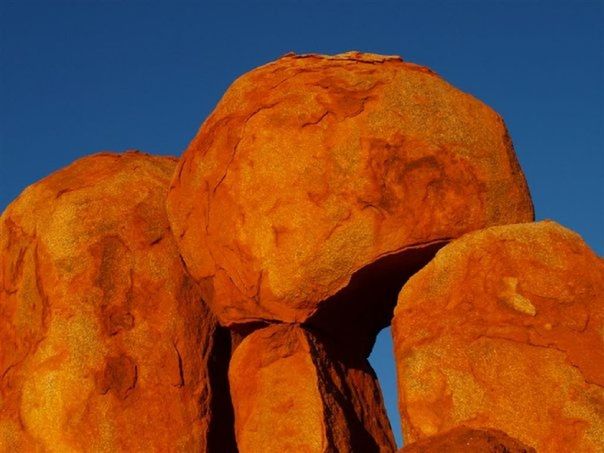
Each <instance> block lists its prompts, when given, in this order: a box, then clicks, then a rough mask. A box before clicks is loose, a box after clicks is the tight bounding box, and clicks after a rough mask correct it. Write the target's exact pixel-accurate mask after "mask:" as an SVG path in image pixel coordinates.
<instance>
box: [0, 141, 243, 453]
mask: <svg viewBox="0 0 604 453" xmlns="http://www.w3.org/2000/svg"><path fill="white" fill-rule="evenodd" d="M175 166H176V160H175V159H172V158H159V157H151V156H148V155H145V154H141V153H135V152H128V153H125V154H110V153H103V154H97V155H94V156H91V157H87V158H84V159H81V160H78V161H76V162H75V163H73V164H72V165H70V166H68V167H66V168H65V169H62V170H60V171H58V172H56V173H54V174H52V175H50V176H48V177H46V178H44V179H43V180H41V181H39V182H37V183H36V184H34V185H32V186H30V187H28V188H27V189H26V190H25V191H24V192H23V193H22V194H21V195H20V196H19V197H18V198H17V199H16V200H15V201H14V202H13V203H12V204H11V205H10V206H9V207H8V208H7V209H6V211H5V212H4V213H3V214H2V217H1V219H0V228H1V233H2V234H1V235H0V237H1V243H0V248H1V250H2V257H1V259H0V283H1V285H0V286H1V288H0V289H1V292H0V345H1V346H0V376H1V380H0V444H1V445H2V447H3V448H2V450H3V451H5V450H4V449H6V451H34V450H35V451H38V450H40V451H41V450H44V451H49V452H50V451H207V450H209V449H211V448H212V446H213V447H214V450H213V451H232V449H233V448H234V444H233V443H234V437H233V434H232V426H231V425H232V408H231V405H230V401H229V395H228V387H227V385H226V384H225V382H226V367H227V361H228V357H229V353H230V352H229V348H230V340H229V338H228V332H223V331H222V330H221V328H219V327H218V324H217V322H216V320H215V318H214V316H213V315H212V314H211V312H210V311H209V309H208V308H207V307H206V305H205V304H204V303H203V301H202V299H201V295H200V290H199V287H198V286H197V284H196V283H194V282H193V281H192V280H191V279H190V277H188V276H187V275H186V274H185V272H184V267H183V265H182V263H181V261H180V258H179V255H178V252H177V249H176V244H175V242H174V240H173V238H172V236H171V232H170V229H169V225H168V221H167V218H166V215H165V210H164V199H165V194H166V191H167V188H168V184H169V180H170V177H171V175H172V173H173V170H174V168H175ZM210 364H211V365H210Z"/></svg>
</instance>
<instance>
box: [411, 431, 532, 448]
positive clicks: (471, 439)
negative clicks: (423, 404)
mask: <svg viewBox="0 0 604 453" xmlns="http://www.w3.org/2000/svg"><path fill="white" fill-rule="evenodd" d="M399 453H536V451H535V449H534V448H531V447H529V446H527V445H524V444H523V443H522V442H519V441H518V440H516V439H513V438H511V437H510V436H508V435H507V434H506V433H504V432H503V431H499V430H496V429H472V428H468V427H466V426H460V427H458V428H454V429H452V430H451V431H447V432H446V433H443V434H440V435H437V436H433V437H428V438H426V439H422V440H419V441H417V442H414V443H412V444H410V445H407V446H406V447H404V448H402V449H401V450H399Z"/></svg>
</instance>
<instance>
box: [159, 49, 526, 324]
mask: <svg viewBox="0 0 604 453" xmlns="http://www.w3.org/2000/svg"><path fill="white" fill-rule="evenodd" d="M168 216H169V218H170V222H171V225H172V227H173V230H174V232H175V236H176V237H177V241H178V244H179V249H180V251H181V253H182V255H183V257H184V260H185V262H186V264H187V267H188V269H189V270H190V271H191V273H192V275H193V277H194V278H195V279H196V280H198V281H200V282H203V287H204V295H205V297H206V299H207V300H208V303H209V304H210V306H211V308H212V309H213V310H214V312H215V313H216V314H217V315H218V317H219V319H220V321H221V322H222V323H224V324H225V325H231V324H234V323H245V322H254V321H257V320H259V319H268V320H280V321H286V322H303V321H304V320H306V319H307V318H308V317H309V316H311V315H312V314H313V313H314V312H315V311H316V310H317V307H318V305H319V304H320V303H321V302H322V301H324V300H326V299H328V298H330V297H332V296H334V295H335V294H336V293H337V292H338V291H340V290H341V289H342V288H344V287H345V286H346V285H347V284H348V283H349V281H350V278H351V277H352V275H353V274H354V273H355V272H356V271H358V270H360V269H362V268H364V267H365V266H367V265H369V264H371V263H373V262H375V261H376V260H378V259H379V258H381V257H383V256H385V255H387V254H391V253H395V252H401V251H403V250H405V249H406V248H408V247H410V246H418V245H420V246H421V245H424V244H426V243H432V242H434V241H438V240H441V239H447V238H451V237H457V236H459V235H461V234H462V233H465V232H467V231H470V230H473V229H477V228H482V227H484V226H486V225H492V224H503V223H514V222H522V221H528V220H531V219H532V216H533V212H532V205H531V201H530V198H529V194H528V190H527V187H526V184H525V180H524V177H523V175H522V173H521V170H520V168H519V166H518V163H517V161H516V157H515V155H514V151H513V148H512V144H511V142H510V139H509V137H508V134H507V131H506V128H505V126H504V123H503V121H502V120H501V118H500V117H499V116H498V115H497V114H496V113H495V112H494V111H493V110H491V109H490V108H489V107H487V106H486V105H484V104H483V103H481V102H479V101H478V100H476V99H475V98H473V97H472V96H469V95H467V94H465V93H462V92H461V91H459V90H457V89H455V88H454V87H452V86H451V85H449V84H448V83H447V82H445V81H444V80H443V79H441V78H440V77H438V76H437V75H436V74H434V73H433V72H431V71H430V70H429V69H427V68H424V67H421V66H417V65H414V64H410V63H405V62H402V61H401V60H400V59H399V58H398V57H384V56H379V55H372V54H359V53H348V54H341V55H337V56H332V57H328V56H318V55H306V56H296V55H288V56H285V57H283V58H281V59H279V60H277V61H276V62H273V63H270V64H267V65H265V66H262V67H260V68H257V69H255V70H253V71H251V72H249V73H247V74H245V75H244V76H242V77H240V78H239V79H238V80H237V81H236V82H234V83H233V85H232V86H231V87H230V88H229V89H228V91H227V92H226V94H225V95H224V97H223V98H222V100H221V101H220V103H219V104H218V106H217V107H216V109H215V110H214V112H213V113H212V115H211V116H210V117H209V118H208V119H207V120H206V121H205V122H204V124H203V125H202V127H201V129H200V131H199V133H198V135H197V136H196V137H195V139H194V140H193V141H192V143H191V144H190V146H189V148H188V149H187V151H186V152H185V153H184V156H183V159H182V160H181V162H179V167H178V170H177V173H175V177H174V180H173V182H172V187H171V190H170V192H169V196H168ZM400 284H402V282H400ZM399 288H400V286H399ZM363 303H365V304H372V303H374V304H378V303H380V301H377V300H371V299H365V300H364V302H363ZM395 303H396V297H394V298H393V299H392V301H391V304H390V306H389V307H388V310H386V313H387V314H386V315H385V314H384V311H383V310H381V309H379V310H368V313H365V314H363V316H361V317H362V318H364V319H365V320H368V314H371V313H376V315H377V316H378V317H379V318H380V319H382V318H384V317H386V318H387V319H386V321H385V322H382V321H379V322H378V323H379V324H381V325H380V327H383V326H384V325H386V324H388V322H389V321H390V319H389V318H390V316H391V314H392V309H393V308H394V305H395Z"/></svg>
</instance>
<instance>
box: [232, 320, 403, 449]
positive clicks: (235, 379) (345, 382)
mask: <svg viewBox="0 0 604 453" xmlns="http://www.w3.org/2000/svg"><path fill="white" fill-rule="evenodd" d="M229 382H230V386H231V396H232V400H233V406H234V409H235V432H236V436H237V446H238V447H239V451H240V453H256V452H263V453H269V452H278V453H281V452H290V451H291V452H335V451H337V452H342V453H345V452H374V451H375V452H377V451H380V452H392V451H395V450H396V447H395V444H394V439H393V436H392V431H391V428H390V424H389V422H388V419H387V417H386V413H385V410H384V406H383V401H382V395H381V392H380V389H379V386H378V383H377V378H376V377H375V374H374V372H373V370H372V369H371V367H370V366H369V364H368V363H367V361H366V360H364V359H362V360H354V359H351V358H350V357H347V356H344V355H343V354H342V353H341V351H339V350H337V349H336V348H333V346H330V345H329V344H328V343H325V342H323V341H320V340H319V339H318V337H317V336H316V335H314V334H311V333H310V332H308V331H306V330H305V329H303V328H301V327H298V326H295V325H284V324H281V325H275V326H270V327H267V328H264V329H260V330H256V331H255V332H253V333H252V334H250V335H248V336H247V337H246V338H245V339H244V340H243V341H242V342H241V343H240V344H239V346H237V348H236V349H235V352H234V354H233V358H232V360H231V364H230V367H229Z"/></svg>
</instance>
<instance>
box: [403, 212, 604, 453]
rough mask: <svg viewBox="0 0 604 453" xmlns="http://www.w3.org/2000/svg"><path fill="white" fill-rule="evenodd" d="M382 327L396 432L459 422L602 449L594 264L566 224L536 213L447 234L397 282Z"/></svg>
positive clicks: (599, 316) (533, 442) (567, 447)
mask: <svg viewBox="0 0 604 453" xmlns="http://www.w3.org/2000/svg"><path fill="white" fill-rule="evenodd" d="M392 329H393V333H394V347H395V357H396V365H397V371H398V373H397V374H398V387H399V399H400V409H401V417H402V421H403V431H404V434H405V440H408V441H414V440H417V439H422V438H426V437H429V436H432V435H435V434H438V433H442V432H444V431H447V430H449V429H452V428H455V427H458V426H460V425H467V426H469V427H472V428H484V427H488V428H495V429H499V430H502V431H504V432H506V433H507V434H509V435H510V436H513V437H514V438H516V439H518V440H520V441H521V442H523V443H524V444H527V445H529V446H531V447H534V448H535V449H536V450H537V451H539V452H544V453H545V452H552V453H554V452H561V451H577V452H578V451H581V452H599V451H602V439H604V417H603V416H602V415H603V414H604V335H603V334H604V262H603V261H602V259H600V258H599V257H598V256H596V255H595V254H594V253H593V252H592V251H591V250H590V249H589V247H587V245H586V244H585V243H584V242H583V241H582V240H581V238H580V237H579V236H578V235H576V234H575V233H573V232H571V231H569V230H567V229H566V228H563V227H561V226H560V225H557V224H556V223H554V222H539V223H529V224H522V225H506V226H498V227H492V228H488V229H485V230H482V231H477V232H473V233H470V234H468V235H465V236H463V237H462V238H460V239H457V240H455V241H453V242H451V243H450V244H449V245H447V246H446V247H444V248H443V249H441V250H440V251H439V252H438V254H437V255H436V258H435V259H434V260H432V261H431V262H430V264H429V265H427V266H426V267H424V268H423V269H422V270H421V271H420V272H418V273H417V274H415V275H414V276H413V277H412V278H411V279H410V280H409V282H407V284H406V285H405V286H404V288H403V290H402V291H401V294H400V298H399V302H398V305H397V307H396V310H395V316H394V320H393V322H392ZM443 451H445V450H443Z"/></svg>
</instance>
